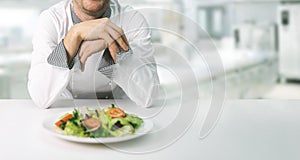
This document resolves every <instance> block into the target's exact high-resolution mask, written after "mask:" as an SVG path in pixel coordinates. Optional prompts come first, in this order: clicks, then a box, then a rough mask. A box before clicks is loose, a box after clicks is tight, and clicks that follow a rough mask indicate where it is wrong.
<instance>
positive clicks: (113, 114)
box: [108, 107, 125, 118]
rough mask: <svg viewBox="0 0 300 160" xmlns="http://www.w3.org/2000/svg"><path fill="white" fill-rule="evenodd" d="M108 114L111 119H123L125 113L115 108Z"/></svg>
mask: <svg viewBox="0 0 300 160" xmlns="http://www.w3.org/2000/svg"><path fill="white" fill-rule="evenodd" d="M108 114H109V115H110V117H111V118H121V117H125V112H124V111H123V110H122V109H120V108H116V107H114V108H111V109H110V110H108Z"/></svg>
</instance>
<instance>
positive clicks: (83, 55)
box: [80, 54, 89, 72]
mask: <svg viewBox="0 0 300 160" xmlns="http://www.w3.org/2000/svg"><path fill="white" fill-rule="evenodd" d="M88 57H89V55H88V54H82V56H81V57H80V63H81V70H82V72H83V71H84V69H85V63H86V61H87V59H88Z"/></svg>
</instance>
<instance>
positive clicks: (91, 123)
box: [82, 118, 101, 130]
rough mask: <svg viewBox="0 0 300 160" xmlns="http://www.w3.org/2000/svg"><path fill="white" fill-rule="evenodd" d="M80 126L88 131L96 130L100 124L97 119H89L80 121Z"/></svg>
mask: <svg viewBox="0 0 300 160" xmlns="http://www.w3.org/2000/svg"><path fill="white" fill-rule="evenodd" d="M82 124H83V125H84V126H86V127H88V129H93V130H94V129H98V128H99V127H100V126H101V122H100V121H99V119H97V118H89V119H85V120H83V121H82Z"/></svg>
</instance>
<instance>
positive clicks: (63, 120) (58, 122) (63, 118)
mask: <svg viewBox="0 0 300 160" xmlns="http://www.w3.org/2000/svg"><path fill="white" fill-rule="evenodd" d="M71 118H73V114H67V115H65V116H63V117H62V118H61V119H60V120H59V121H57V122H55V125H56V126H57V127H59V126H60V125H62V124H63V123H64V122H67V121H68V120H69V119H71Z"/></svg>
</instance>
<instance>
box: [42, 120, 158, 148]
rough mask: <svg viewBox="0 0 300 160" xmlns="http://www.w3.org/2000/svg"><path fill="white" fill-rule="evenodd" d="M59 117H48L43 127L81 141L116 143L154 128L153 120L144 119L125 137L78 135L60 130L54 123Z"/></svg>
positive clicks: (56, 134)
mask: <svg viewBox="0 0 300 160" xmlns="http://www.w3.org/2000/svg"><path fill="white" fill-rule="evenodd" d="M59 117H60V116H54V117H49V118H46V119H45V120H44V122H43V128H44V129H45V130H46V131H48V132H49V133H51V134H52V135H54V136H56V137H59V138H62V139H65V140H68V141H73V142H79V143H116V142H122V141H128V140H131V139H135V138H138V137H140V136H143V135H145V134H147V133H148V132H149V131H150V130H151V129H152V128H153V123H152V121H150V120H144V123H143V124H142V125H141V126H140V128H139V129H137V130H136V131H135V133H134V134H133V135H126V136H123V137H107V138H87V137H76V136H68V135H66V134H65V133H64V131H62V130H59V129H58V128H57V127H56V126H55V125H54V123H55V122H56V121H57V120H58V119H59Z"/></svg>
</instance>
